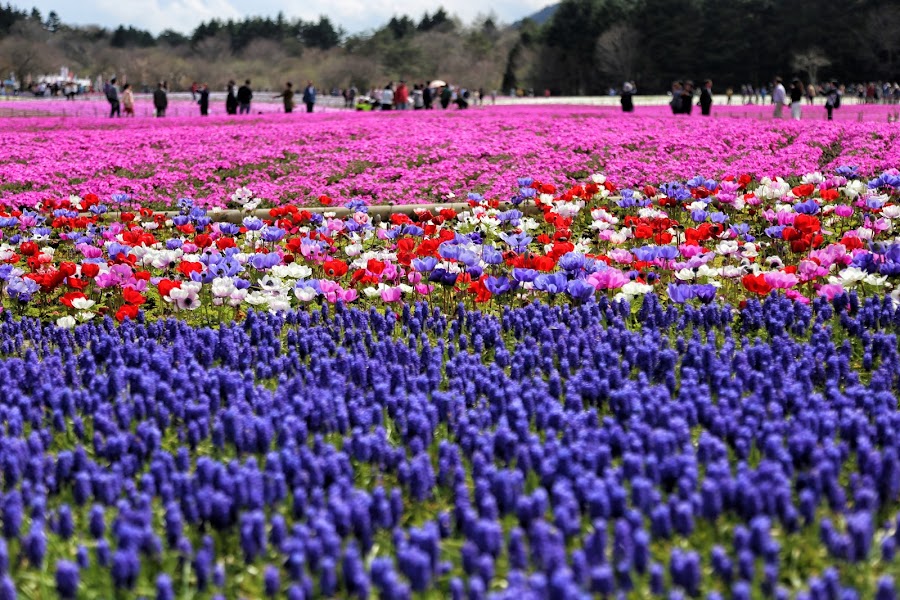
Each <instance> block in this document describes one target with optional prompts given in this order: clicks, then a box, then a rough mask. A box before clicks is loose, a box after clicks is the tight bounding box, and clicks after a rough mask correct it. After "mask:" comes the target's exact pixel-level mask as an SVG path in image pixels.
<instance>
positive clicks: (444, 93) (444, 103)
mask: <svg viewBox="0 0 900 600" xmlns="http://www.w3.org/2000/svg"><path fill="white" fill-rule="evenodd" d="M452 99H453V90H451V89H450V86H449V85H445V86H444V87H443V88H442V89H441V108H443V109H444V110H446V109H447V107H448V106H450V100H452Z"/></svg>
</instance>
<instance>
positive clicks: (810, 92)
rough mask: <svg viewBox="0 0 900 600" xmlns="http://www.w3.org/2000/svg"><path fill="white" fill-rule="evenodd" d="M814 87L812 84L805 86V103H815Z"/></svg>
mask: <svg viewBox="0 0 900 600" xmlns="http://www.w3.org/2000/svg"><path fill="white" fill-rule="evenodd" d="M815 98H816V87H815V86H814V85H813V84H809V85H808V86H806V103H807V104H809V105H810V106H812V105H813V104H815Z"/></svg>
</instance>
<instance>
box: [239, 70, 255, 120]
mask: <svg viewBox="0 0 900 600" xmlns="http://www.w3.org/2000/svg"><path fill="white" fill-rule="evenodd" d="M252 100H253V90H251V89H250V80H249V79H248V80H246V81H244V85H242V86H241V87H239V88H238V91H237V101H238V106H239V107H240V110H239V112H240V113H241V114H242V115H245V114H246V115H249V114H250V102H251V101H252Z"/></svg>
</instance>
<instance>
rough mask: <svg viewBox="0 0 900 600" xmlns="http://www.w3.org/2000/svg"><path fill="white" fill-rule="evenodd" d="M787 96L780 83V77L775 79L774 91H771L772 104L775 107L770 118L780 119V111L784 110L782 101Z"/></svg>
mask: <svg viewBox="0 0 900 600" xmlns="http://www.w3.org/2000/svg"><path fill="white" fill-rule="evenodd" d="M786 96H787V92H786V91H785V89H784V85H783V84H782V83H781V77H776V78H775V89H773V90H772V103H773V104H774V105H775V110H774V112H773V113H772V117H774V118H775V119H780V118H781V113H782V109H784V100H785V98H786Z"/></svg>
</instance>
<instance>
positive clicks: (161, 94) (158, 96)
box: [153, 83, 169, 117]
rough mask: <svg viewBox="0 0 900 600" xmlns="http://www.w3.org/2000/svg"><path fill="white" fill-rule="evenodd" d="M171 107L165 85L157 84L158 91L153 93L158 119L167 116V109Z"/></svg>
mask: <svg viewBox="0 0 900 600" xmlns="http://www.w3.org/2000/svg"><path fill="white" fill-rule="evenodd" d="M168 107H169V98H168V96H167V95H166V88H165V87H164V84H162V83H158V84H156V91H155V92H153V108H155V109H156V116H157V117H164V116H166V108H168Z"/></svg>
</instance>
